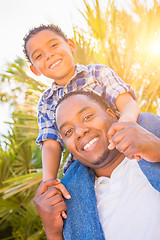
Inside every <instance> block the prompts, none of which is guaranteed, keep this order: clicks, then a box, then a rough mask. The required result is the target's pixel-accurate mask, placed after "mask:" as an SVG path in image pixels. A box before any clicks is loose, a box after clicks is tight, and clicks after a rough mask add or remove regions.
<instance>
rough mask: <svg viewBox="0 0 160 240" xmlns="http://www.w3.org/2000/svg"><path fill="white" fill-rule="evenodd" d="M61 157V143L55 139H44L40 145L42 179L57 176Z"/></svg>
mask: <svg viewBox="0 0 160 240" xmlns="http://www.w3.org/2000/svg"><path fill="white" fill-rule="evenodd" d="M60 159H61V145H60V143H59V142H57V141H55V140H50V139H49V140H46V141H44V142H43V147H42V164H43V180H47V179H52V178H57V173H58V168H59V164H60Z"/></svg>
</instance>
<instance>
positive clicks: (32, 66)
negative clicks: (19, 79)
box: [30, 65, 41, 76]
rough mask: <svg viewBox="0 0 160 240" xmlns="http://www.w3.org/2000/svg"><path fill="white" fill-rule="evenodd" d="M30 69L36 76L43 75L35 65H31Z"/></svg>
mask: <svg viewBox="0 0 160 240" xmlns="http://www.w3.org/2000/svg"><path fill="white" fill-rule="evenodd" d="M30 69H31V71H32V72H33V73H34V74H35V75H36V76H40V75H41V73H40V72H39V71H38V70H37V68H36V67H35V66H34V65H30Z"/></svg>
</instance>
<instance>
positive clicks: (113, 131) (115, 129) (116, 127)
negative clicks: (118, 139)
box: [108, 122, 126, 141]
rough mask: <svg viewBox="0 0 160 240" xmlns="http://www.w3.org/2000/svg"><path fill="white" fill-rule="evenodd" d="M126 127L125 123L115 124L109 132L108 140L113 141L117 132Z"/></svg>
mask: <svg viewBox="0 0 160 240" xmlns="http://www.w3.org/2000/svg"><path fill="white" fill-rule="evenodd" d="M125 126H126V123H123V122H116V123H113V124H112V125H111V127H110V129H109V130H108V139H109V141H111V139H112V137H113V136H114V135H115V133H116V132H117V131H120V130H122V129H124V127H125Z"/></svg>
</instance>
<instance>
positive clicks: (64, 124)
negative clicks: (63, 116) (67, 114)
mask: <svg viewBox="0 0 160 240" xmlns="http://www.w3.org/2000/svg"><path fill="white" fill-rule="evenodd" d="M89 108H91V107H89V106H85V107H83V108H82V109H81V110H80V111H79V112H78V113H77V115H80V114H81V113H82V112H84V111H85V110H87V109H89ZM67 124H68V122H64V123H63V124H62V125H61V126H60V127H59V131H61V130H62V128H63V127H65V126H66V125H67Z"/></svg>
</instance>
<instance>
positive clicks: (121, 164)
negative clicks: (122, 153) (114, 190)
mask: <svg viewBox="0 0 160 240" xmlns="http://www.w3.org/2000/svg"><path fill="white" fill-rule="evenodd" d="M128 161H133V160H129V159H128V158H127V157H125V158H124V160H123V161H122V162H121V163H120V164H119V165H118V166H117V167H116V168H115V169H114V170H113V172H112V174H111V177H110V178H109V177H105V176H101V177H95V187H97V186H98V185H99V184H100V183H101V182H102V181H103V180H107V181H110V179H111V178H113V177H114V176H116V174H119V173H118V172H119V169H120V168H124V166H125V165H126V163H127V162H128Z"/></svg>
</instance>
